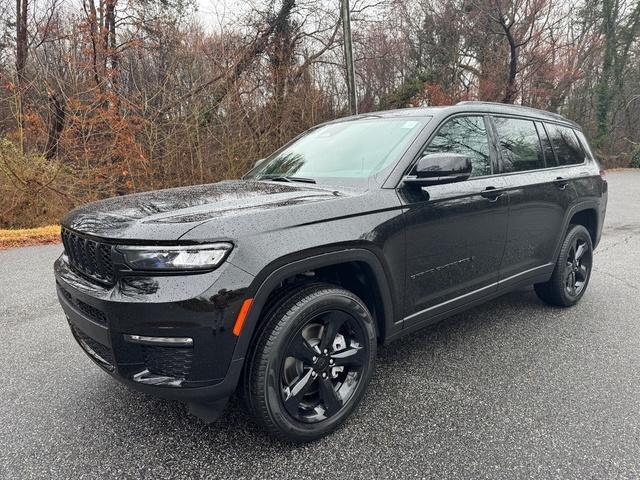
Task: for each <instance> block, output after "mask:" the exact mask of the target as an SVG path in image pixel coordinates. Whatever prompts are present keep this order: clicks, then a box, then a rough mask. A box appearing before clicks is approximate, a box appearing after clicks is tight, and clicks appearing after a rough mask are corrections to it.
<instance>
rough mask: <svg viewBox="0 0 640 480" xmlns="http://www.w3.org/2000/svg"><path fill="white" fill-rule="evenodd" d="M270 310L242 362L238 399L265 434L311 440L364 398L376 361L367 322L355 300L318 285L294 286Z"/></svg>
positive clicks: (371, 330) (366, 313)
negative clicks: (243, 363)
mask: <svg viewBox="0 0 640 480" xmlns="http://www.w3.org/2000/svg"><path fill="white" fill-rule="evenodd" d="M269 310H270V311H269V312H268V314H267V315H268V317H267V318H265V322H266V324H265V326H264V328H263V329H262V330H261V333H260V336H259V338H258V340H257V343H256V345H255V347H254V348H253V350H252V354H251V355H250V357H249V358H248V359H247V362H248V364H247V366H246V367H245V374H244V379H243V386H242V388H243V389H244V391H243V394H242V396H243V397H244V399H245V402H246V403H247V406H248V408H249V410H250V412H251V413H252V414H253V416H254V417H255V418H256V420H257V421H258V422H259V423H260V424H262V425H263V426H264V427H265V428H266V429H267V430H268V431H269V432H270V433H272V434H274V435H276V436H278V437H279V438H281V439H283V440H286V441H291V442H297V443H299V442H308V441H312V440H316V439H318V438H320V437H323V436H324V435H327V434H328V433H330V432H331V431H333V430H334V429H335V428H337V427H338V426H339V425H340V424H341V423H343V422H344V421H345V420H346V418H347V417H348V416H349V415H350V414H351V413H352V412H353V410H354V409H355V408H356V407H357V405H358V403H359V402H360V400H361V399H362V397H363V395H364V392H365V390H366V388H367V385H368V383H369V380H370V378H371V374H372V372H373V368H374V358H375V354H376V333H375V325H374V321H373V318H372V317H371V314H370V313H369V311H368V309H367V307H366V306H365V304H364V303H363V302H362V300H360V299H359V298H358V297H357V296H356V295H354V294H353V293H351V292H349V291H347V290H344V289H341V288H336V287H334V286H331V285H324V284H316V285H309V286H306V287H301V288H300V289H299V290H297V291H294V292H292V293H291V294H290V295H288V296H287V298H285V299H284V300H281V301H280V303H279V304H278V305H276V306H275V307H274V308H271V309H269Z"/></svg>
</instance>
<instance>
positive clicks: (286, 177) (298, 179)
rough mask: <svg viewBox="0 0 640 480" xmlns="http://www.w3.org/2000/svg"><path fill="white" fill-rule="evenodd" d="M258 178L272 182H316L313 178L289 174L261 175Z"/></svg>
mask: <svg viewBox="0 0 640 480" xmlns="http://www.w3.org/2000/svg"><path fill="white" fill-rule="evenodd" d="M258 180H271V181H273V182H301V183H316V181H315V180H314V179H313V178H305V177H294V176H291V175H261V176H260V177H258Z"/></svg>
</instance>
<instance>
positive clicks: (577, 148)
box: [545, 123, 585, 165]
mask: <svg viewBox="0 0 640 480" xmlns="http://www.w3.org/2000/svg"><path fill="white" fill-rule="evenodd" d="M545 127H546V129H547V132H548V133H549V138H550V139H551V144H552V145H553V149H554V150H555V151H556V157H558V165H575V164H578V163H582V162H584V159H585V154H584V150H582V146H581V145H580V142H579V141H578V137H577V136H576V134H575V132H574V131H573V130H572V129H571V128H568V127H561V126H559V125H554V124H552V123H545Z"/></svg>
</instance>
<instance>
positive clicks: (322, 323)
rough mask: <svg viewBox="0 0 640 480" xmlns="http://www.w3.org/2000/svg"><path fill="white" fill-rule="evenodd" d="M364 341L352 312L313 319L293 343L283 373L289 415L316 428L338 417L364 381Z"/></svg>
mask: <svg viewBox="0 0 640 480" xmlns="http://www.w3.org/2000/svg"><path fill="white" fill-rule="evenodd" d="M365 339H366V337H365V332H364V330H363V328H362V327H361V326H360V325H359V324H358V321H357V320H356V319H355V317H353V316H352V315H350V314H349V313H348V312H345V311H342V310H327V311H324V312H322V313H319V314H317V315H316V316H315V317H313V318H311V319H309V320H308V322H307V323H306V324H305V325H304V326H303V328H302V329H300V330H299V331H298V332H297V333H296V334H295V335H294V337H293V338H292V339H291V341H290V342H289V345H288V347H287V349H286V352H285V354H284V356H283V361H282V367H281V369H280V386H281V395H282V401H283V403H284V407H285V409H286V410H287V412H288V413H289V415H291V416H292V417H293V418H295V419H296V420H299V421H301V422H308V423H315V422H321V421H323V420H326V419H327V418H329V417H331V416H333V415H335V414H336V413H338V411H339V410H340V409H341V408H342V407H343V405H344V404H345V403H347V402H348V400H349V398H351V396H352V395H353V393H354V392H355V391H356V389H357V387H358V384H359V383H360V381H361V380H362V369H363V367H364V364H365V362H366V357H367V346H366V341H365Z"/></svg>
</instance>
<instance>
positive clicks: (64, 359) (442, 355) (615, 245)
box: [0, 172, 640, 479]
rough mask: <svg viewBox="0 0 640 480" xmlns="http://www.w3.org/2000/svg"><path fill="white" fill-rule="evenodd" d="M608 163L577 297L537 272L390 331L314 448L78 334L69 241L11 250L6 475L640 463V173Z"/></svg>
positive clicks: (4, 403)
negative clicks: (198, 410)
mask: <svg viewBox="0 0 640 480" xmlns="http://www.w3.org/2000/svg"><path fill="white" fill-rule="evenodd" d="M608 178H609V185H610V193H609V209H608V213H607V220H606V227H605V232H604V238H603V240H602V242H601V244H600V246H599V248H598V249H597V251H596V255H595V269H594V272H593V275H592V278H591V284H590V285H589V289H588V291H587V293H586V294H585V296H584V298H583V299H582V301H581V302H580V303H579V304H578V305H577V306H575V307H574V308H571V309H558V308H552V307H549V306H546V305H544V304H542V303H541V302H540V301H539V300H538V299H537V297H536V296H535V294H534V292H533V290H532V289H525V290H521V291H518V292H514V293H511V294H509V295H506V296H504V297H502V298H500V299H497V300H495V301H492V302H490V303H488V304H485V305H483V306H480V307H477V308H474V309H472V310H469V311H468V312H466V313H464V314H461V315H457V316H455V317H452V318H450V319H448V320H446V321H444V322H442V323H440V324H438V325H436V326H434V327H431V328H429V329H427V330H425V331H423V332H420V333H417V334H415V335H413V336H412V337H411V338H407V339H403V340H400V341H398V342H395V343H392V344H390V345H388V346H385V347H382V348H381V349H380V353H379V355H378V364H377V370H376V374H375V376H374V379H373V381H372V383H371V385H370V387H369V390H368V393H367V395H366V397H365V399H364V401H363V403H362V404H361V406H360V409H359V410H358V411H357V413H356V414H355V415H354V416H353V417H352V418H351V419H350V420H349V421H348V422H347V424H346V425H345V426H344V427H342V428H341V429H339V430H338V431H337V432H336V433H335V434H333V435H331V436H330V437H327V438H325V439H322V440H320V441H318V442H316V443H313V444H310V445H306V446H301V447H292V446H289V445H285V444H282V443H279V442H277V441H275V440H273V439H272V438H271V437H269V436H267V435H266V434H264V433H263V432H262V431H261V430H260V429H259V428H258V427H256V426H255V425H254V424H253V423H252V421H251V419H250V418H249V417H248V416H247V415H246V414H245V413H244V412H243V411H242V409H241V408H240V406H239V405H238V403H237V402H236V401H232V403H231V404H230V405H229V407H228V408H227V411H226V413H225V415H224V417H223V418H222V419H221V420H220V421H218V422H217V423H215V424H212V425H204V424H203V423H201V422H200V421H199V420H198V419H196V418H194V417H191V416H189V415H187V413H186V410H185V408H184V407H183V406H182V405H180V404H178V403H172V402H169V401H165V400H160V399H156V398H153V397H149V396H145V395H143V394H140V393H136V392H133V391H130V390H128V389H127V388H126V387H124V386H122V385H120V384H119V383H118V382H116V381H115V380H113V379H112V378H111V377H109V376H108V375H107V374H106V373H103V372H102V371H101V370H100V369H99V368H98V367H97V366H95V365H94V364H93V363H92V362H91V360H89V358H88V357H86V355H85V354H84V353H83V352H82V351H81V349H80V347H79V346H78V345H77V344H76V343H75V341H74V340H73V338H72V337H71V333H70V332H69V329H68V327H67V324H66V322H65V320H64V317H63V314H62V310H61V309H60V307H59V306H58V303H57V299H56V295H55V288H54V280H53V274H52V263H53V261H54V259H55V258H56V257H57V256H58V255H59V254H60V252H61V247H60V246H55V245H54V246H44V247H31V248H23V249H14V250H8V251H4V252H0V342H2V346H1V347H0V365H1V366H2V367H3V368H2V373H1V375H2V378H1V379H0V478H2V479H22V478H60V479H63V478H100V479H104V478H221V479H222V478H224V479H235V478H261V479H267V478H274V479H275V478H278V479H280V478H310V479H352V478H353V479H355V478H358V479H360V478H376V479H377V478H402V479H405V478H438V479H443V478H474V479H478V478H508V479H514V478H563V479H566V478H598V479H601V478H639V477H640V172H637V173H630V172H624V173H622V172H621V173H611V174H609V176H608Z"/></svg>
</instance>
